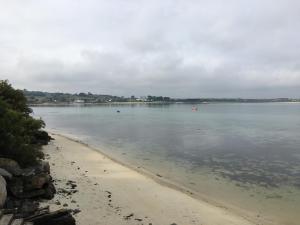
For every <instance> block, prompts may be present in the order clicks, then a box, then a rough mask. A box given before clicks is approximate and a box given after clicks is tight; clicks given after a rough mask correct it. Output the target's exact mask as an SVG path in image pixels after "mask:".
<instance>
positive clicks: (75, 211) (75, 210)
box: [73, 209, 81, 215]
mask: <svg viewBox="0 0 300 225" xmlns="http://www.w3.org/2000/svg"><path fill="white" fill-rule="evenodd" d="M80 212H81V210H80V209H74V210H73V215H75V214H77V213H80Z"/></svg>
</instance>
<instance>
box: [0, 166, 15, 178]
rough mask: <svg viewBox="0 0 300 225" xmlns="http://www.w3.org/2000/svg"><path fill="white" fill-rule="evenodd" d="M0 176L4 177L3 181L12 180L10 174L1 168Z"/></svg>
mask: <svg viewBox="0 0 300 225" xmlns="http://www.w3.org/2000/svg"><path fill="white" fill-rule="evenodd" d="M0 175H1V176H2V177H4V178H5V179H9V180H10V179H11V178H12V174H11V173H10V172H8V171H7V170H5V169H2V168H0Z"/></svg>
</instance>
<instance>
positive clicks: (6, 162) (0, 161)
mask: <svg viewBox="0 0 300 225" xmlns="http://www.w3.org/2000/svg"><path fill="white" fill-rule="evenodd" d="M0 168H2V169H5V170H6V171H8V172H9V173H11V174H12V175H13V176H20V175H21V174H22V169H21V167H20V166H19V164H18V163H17V162H16V161H15V160H12V159H8V158H0Z"/></svg>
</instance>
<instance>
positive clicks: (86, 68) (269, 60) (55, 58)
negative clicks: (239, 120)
mask: <svg viewBox="0 0 300 225" xmlns="http://www.w3.org/2000/svg"><path fill="white" fill-rule="evenodd" d="M299 12H300V1H299V0H276V1H274V0H272V1H269V0H251V1H250V0H248V1H246V0H226V1H225V0H109V1H108V0H84V1H83V0H43V1H38V0H18V1H17V0H9V1H7V0H0V79H8V80H9V81H10V82H11V83H12V85H13V86H15V87H17V88H20V89H28V90H39V91H50V92H70V93H77V92H88V91H89V92H92V93H97V94H113V95H119V96H131V95H135V96H145V95H149V94H150V95H163V96H170V97H241V98H277V97H291V98H300V13H299Z"/></svg>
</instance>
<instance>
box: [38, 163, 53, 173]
mask: <svg viewBox="0 0 300 225" xmlns="http://www.w3.org/2000/svg"><path fill="white" fill-rule="evenodd" d="M36 172H37V173H48V174H50V164H49V162H47V161H40V162H39V163H38V166H37V167H36Z"/></svg>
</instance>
